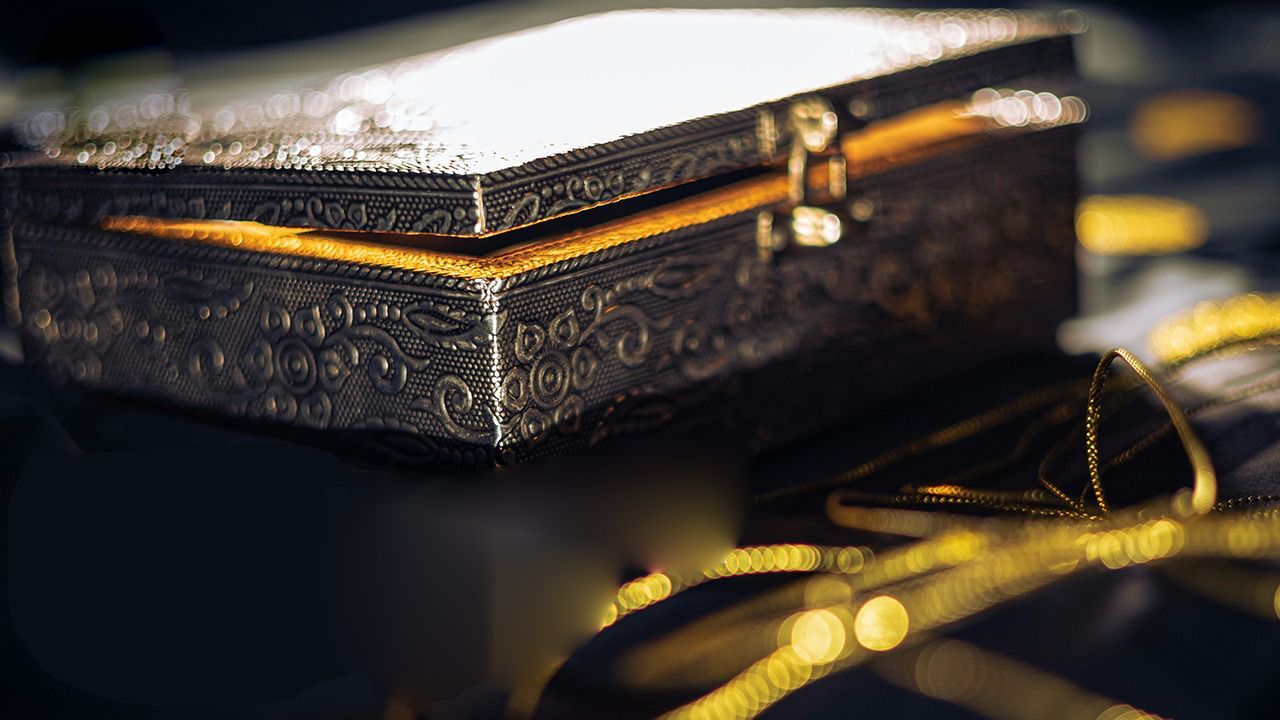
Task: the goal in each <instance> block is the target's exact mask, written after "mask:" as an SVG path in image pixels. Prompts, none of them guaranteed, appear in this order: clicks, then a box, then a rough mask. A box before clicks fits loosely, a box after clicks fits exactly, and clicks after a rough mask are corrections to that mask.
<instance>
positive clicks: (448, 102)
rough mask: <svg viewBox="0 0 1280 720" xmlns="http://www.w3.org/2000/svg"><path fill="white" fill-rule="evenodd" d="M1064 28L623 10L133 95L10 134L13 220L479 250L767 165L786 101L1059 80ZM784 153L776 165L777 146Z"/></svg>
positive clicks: (877, 113)
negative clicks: (124, 223)
mask: <svg viewBox="0 0 1280 720" xmlns="http://www.w3.org/2000/svg"><path fill="white" fill-rule="evenodd" d="M1079 25H1080V18H1079V17H1078V16H1077V15H1055V14H1047V13H1035V12H1009V11H940V12H916V11H896V10H895V11H889V10H770V11H757V10H750V11H746V10H743V11H739V10H705V11H704V10H642V11H624V12H614V13H607V14H603V15H595V16H589V17H584V18H579V19H574V20H568V21H564V22H560V23H556V24H554V25H549V26H545V27H541V28H535V29H532V30H528V31H523V32H519V33H514V34H511V35H505V36H501V37H496V38H492V39H488V40H482V41H478V42H474V43H469V44H467V45H463V46H460V47H458V48H455V49H451V50H446V51H441V52H436V53H431V54H427V55H422V56H418V57H413V58H408V59H405V60H402V61H398V62H392V63H387V64H383V65H380V66H376V67H372V68H366V69H362V70H358V71H354V72H351V73H347V74H343V75H340V76H338V77H335V78H333V79H332V80H330V81H328V82H327V83H322V84H320V85H318V86H316V87H312V88H295V89H288V90H285V89H282V90H281V91H279V92H276V93H270V94H261V95H255V96H247V97H243V98H240V99H236V100H234V101H231V102H227V103H206V102H204V101H202V99H201V98H200V97H198V96H194V95H189V94H184V93H178V94H152V95H147V96H143V97H138V98H132V99H121V100H117V101H113V102H109V103H105V104H103V105H101V106H99V107H94V108H81V109H76V110H67V111H46V112H43V113H39V114H36V115H33V116H31V117H29V118H26V119H25V120H23V121H21V122H20V123H19V126H18V127H17V133H16V134H17V136H18V137H19V138H20V139H21V140H22V141H23V142H24V144H25V145H27V146H28V147H29V148H30V151H29V152H25V153H18V154H15V155H14V156H13V157H11V158H10V159H9V165H10V168H9V172H8V182H9V188H10V191H11V201H12V203H13V206H14V209H15V211H16V212H18V213H22V214H30V215H32V216H35V217H39V218H42V219H45V220H49V221H57V222H73V223H74V222H95V223H96V222H100V221H101V220H102V219H104V218H106V217H110V216H122V215H134V216H155V217H179V218H191V219H231V220H249V221H256V222H260V223H263V224H266V225H273V226H285V227H304V228H332V229H354V230H363V231H385V232H397V233H431V234H437V235H451V236H476V235H486V234H491V233H495V232H501V231H505V230H508V229H512V228H517V227H522V226H525V225H529V224H531V223H535V222H538V221H541V220H547V219H550V218H554V217H558V216H562V215H565V214H568V213H571V212H576V211H580V210H583V209H586V208H590V207H593V206H597V205H600V204H604V203H609V202H613V201H616V200H619V199H624V198H627V197H632V196H637V195H642V194H645V193H649V192H652V191H656V190H660V189H663V188H668V187H672V186H674V185H678V184H681V183H684V182H689V181H693V180H699V179H705V178H710V177H714V176H719V175H725V174H729V173H733V172H735V171H741V170H745V169H748V168H751V167H759V166H761V165H768V164H772V163H775V162H778V161H780V160H782V159H783V158H784V157H785V154H786V144H787V142H788V139H789V137H788V136H789V132H790V130H789V128H788V127H787V123H786V122H785V118H786V115H785V112H784V110H785V104H786V103H787V102H788V101H789V100H790V99H792V98H795V97H797V96H800V95H805V94H813V93H817V94H819V95H821V96H823V97H824V98H825V99H826V100H827V101H829V102H830V103H831V105H832V106H833V107H835V108H837V109H839V111H840V112H842V113H846V112H847V113H848V116H849V117H850V118H851V119H853V120H856V121H867V120H873V119H876V118H881V117H886V116H890V115H894V114H896V113H899V112H902V111H904V110H908V109H911V108H915V107H920V106H922V105H925V104H927V103H931V102H936V101H939V100H943V99H948V98H953V97H956V96H957V95H959V94H961V93H965V92H969V91H972V90H975V89H978V88H981V87H984V86H989V85H995V84H1001V83H1007V82H1010V81H1013V80H1015V79H1017V78H1022V77H1026V76H1029V75H1044V74H1054V73H1065V72H1068V71H1070V69H1071V68H1072V66H1073V59H1072V53H1071V46H1070V39H1069V35H1070V34H1071V33H1072V32H1075V31H1077V30H1078V29H1079ZM780 148H781V150H780Z"/></svg>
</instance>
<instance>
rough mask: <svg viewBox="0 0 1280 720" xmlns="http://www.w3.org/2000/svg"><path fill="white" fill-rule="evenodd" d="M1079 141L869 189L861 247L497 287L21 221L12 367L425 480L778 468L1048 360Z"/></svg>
mask: <svg viewBox="0 0 1280 720" xmlns="http://www.w3.org/2000/svg"><path fill="white" fill-rule="evenodd" d="M1074 138H1075V128H1073V127H1070V126H1067V127H1058V128H1054V129H1049V130H1044V131H1041V132H1029V133H1023V134H1018V135H1015V136H1012V137H1009V138H1007V139H1004V140H1001V141H1000V142H989V143H983V144H981V145H978V146H975V147H971V148H969V149H965V150H960V151H956V152H950V153H946V154H943V155H940V156H938V157H935V158H933V159H930V160H926V161H924V162H921V163H918V164H915V165H911V166H905V167H901V168H897V169H892V170H889V171H888V172H885V173H883V174H880V175H878V176H876V177H874V178H870V179H867V180H866V182H863V183H862V184H861V185H860V187H859V191H860V193H862V195H861V197H872V196H874V202H875V221H874V222H871V223H869V224H867V225H866V226H865V227H863V228H861V229H860V233H859V237H858V241H857V242H841V243H837V244H835V245H833V246H831V247H827V248H820V249H818V248H813V249H810V248H798V249H797V250H796V251H795V252H787V253H780V254H778V255H777V256H774V257H770V258H768V259H762V258H761V257H760V255H759V253H758V250H757V245H756V233H757V215H758V213H757V212H755V211H752V212H743V213H739V214H735V215H730V216H727V217H724V218H721V219H719V220H716V221H714V222H710V223H704V224H699V225H693V226H688V227H683V228H679V229H673V230H672V231H670V232H665V233H662V234H659V235H656V236H653V237H649V238H646V239H642V240H638V241H635V242H629V243H625V244H621V245H617V246H615V247H610V248H607V249H602V250H600V251H598V252H594V253H592V254H589V255H586V256H583V257H580V258H576V259H572V260H568V261H565V262H559V263H552V264H548V265H546V266H544V267H540V268H537V269H533V270H530V271H528V272H524V273H521V274H518V275H515V276H512V277H508V278H504V279H502V280H497V281H470V280H468V281H463V280H454V279H448V278H445V277H441V276H435V275H431V274H427V273H421V272H410V271H404V270H394V269H388V268H380V267H370V266H366V265H360V264H355V263H341V262H331V261H322V260H313V259H306V258H302V257H296V256H287V255H280V254H269V253H262V252H247V251H244V250H237V249H228V248H221V247H210V246H206V245H201V244H199V243H184V242H174V241H169V240H163V239H157V238H151V237H146V236H143V235H136V234H125V233H112V232H107V231H104V230H101V229H96V228H92V227H73V226H68V225H64V224H58V223H42V222H37V221H34V220H33V219H32V218H30V217H29V216H28V217H21V216H20V217H18V218H17V220H16V222H15V224H14V225H13V232H14V238H15V243H14V245H15V248H16V274H17V285H18V290H19V294H20V296H21V302H22V324H23V332H24V336H25V338H26V343H27V344H26V350H27V354H28V357H29V359H30V361H31V362H33V363H35V364H36V365H38V366H40V367H42V368H43V369H45V370H46V371H48V372H49V373H51V374H53V375H55V376H58V377H65V378H70V379H75V380H77V381H80V382H83V383H87V384H89V385H92V386H96V387H101V388H106V389H111V390H116V391H126V392H130V393H137V394H143V395H147V396H150V397H153V398H158V399H161V400H164V401H169V402H174V403H179V404H182V405H186V406H191V407H195V408H201V409H205V410H209V411H212V412H214V413H217V414H220V415H227V416H231V417H236V418H249V419H258V420H262V421H265V422H270V423H272V424H273V426H275V427H287V428H293V429H296V430H297V431H299V432H303V433H305V434H307V436H308V437H311V438H313V439H322V440H323V441H324V442H329V441H330V440H332V441H333V442H343V443H352V444H354V445H359V446H360V447H369V446H370V444H372V445H375V446H377V448H378V449H377V450H376V452H378V453H380V454H381V455H380V456H382V457H389V456H394V457H395V458H396V460H397V461H398V462H405V463H410V464H419V465H426V466H431V467H436V468H439V467H475V466H483V465H491V464H498V463H506V462H512V461H517V460H523V459H528V458H534V457H539V456H543V455H548V454H554V453H562V452H567V451H572V450H575V449H581V448H585V447H589V446H592V445H595V444H598V443H600V442H603V441H605V440H608V439H610V438H614V437H617V436H622V435H627V434H630V433H634V432H637V431H646V430H652V429H655V428H662V427H667V428H670V427H680V426H685V427H689V426H697V425H699V424H705V423H714V424H717V425H723V424H734V425H737V426H741V427H742V428H743V429H744V430H746V431H747V432H746V434H747V435H748V436H750V437H753V438H755V441H756V442H758V443H760V444H763V445H770V444H774V443H777V442H779V441H782V440H785V439H787V438H789V437H793V436H794V435H795V434H797V433H800V432H804V431H806V430H807V429H810V428H811V427H813V426H815V425H817V424H820V423H822V422H826V421H828V420H829V419H830V418H831V417H832V416H833V415H836V414H840V413H847V412H850V411H854V410H857V409H859V408H865V407H868V406H870V405H871V404H874V403H875V402H877V401H880V400H883V399H885V397H886V396H887V395H889V394H891V393H894V392H898V391H901V390H902V389H903V388H905V387H908V386H909V385H912V384H916V383H919V382H922V381H927V380H930V379H934V378H938V377H942V376H947V375H954V374H955V373H956V372H959V371H961V370H963V369H964V368H966V367H972V366H974V365H976V364H977V363H979V362H983V361H989V360H991V359H992V358H993V357H996V356H998V355H999V354H1000V353H1004V352H1010V353H1012V352H1017V351H1023V350H1029V349H1034V348H1044V347H1049V346H1051V344H1052V342H1053V333H1054V329H1055V327H1056V325H1057V323H1058V322H1059V321H1060V320H1062V319H1064V318H1065V317H1067V316H1068V315H1070V314H1071V313H1072V312H1073V310H1074V297H1075V287H1074V284H1075V281H1074V259H1073V258H1074V235H1073V230H1072V228H1073V223H1072V217H1073V212H1074V206H1075V198H1076V188H1075V172H1074Z"/></svg>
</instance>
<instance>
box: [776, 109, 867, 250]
mask: <svg viewBox="0 0 1280 720" xmlns="http://www.w3.org/2000/svg"><path fill="white" fill-rule="evenodd" d="M787 123H788V126H789V128H790V130H791V149H790V151H789V153H788V155H787V207H786V208H784V209H782V210H778V211H773V212H766V213H761V214H760V215H759V216H758V218H757V233H756V245H757V248H758V250H759V254H760V257H761V259H762V260H770V259H772V257H773V255H774V253H776V252H778V251H780V250H783V249H785V248H786V247H788V246H791V245H795V246H800V247H826V246H828V245H834V244H835V243H837V242H839V241H840V239H841V238H842V237H843V236H844V234H845V232H846V230H847V226H848V225H849V223H850V218H849V217H848V214H847V213H846V211H845V208H844V207H843V206H844V201H845V198H846V197H847V196H848V186H847V178H848V174H847V173H848V168H847V167H846V163H845V156H844V148H842V147H841V144H840V129H841V128H840V118H839V116H838V115H837V114H836V111H835V109H834V108H833V107H832V106H831V103H829V102H827V100H826V99H824V98H822V97H818V96H810V97H805V98H801V99H799V100H796V101H795V102H793V103H791V105H790V106H789V107H788V109H787Z"/></svg>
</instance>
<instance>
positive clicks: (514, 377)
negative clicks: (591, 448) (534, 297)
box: [498, 283, 654, 445]
mask: <svg viewBox="0 0 1280 720" xmlns="http://www.w3.org/2000/svg"><path fill="white" fill-rule="evenodd" d="M623 285H625V283H623V284H621V285H619V287H622V286H623ZM642 285H643V284H642ZM627 287H628V288H629V287H630V286H629V285H627ZM616 294H617V293H615V292H614V290H613V289H610V290H605V289H603V288H601V287H598V286H595V285H591V286H588V287H587V288H586V289H584V290H583V291H582V293H581V294H580V295H579V297H578V303H577V305H578V306H580V307H581V308H582V310H585V311H586V312H587V313H588V314H589V317H590V320H589V321H588V322H587V323H585V325H584V323H583V322H582V320H581V319H580V317H579V313H580V312H581V311H579V310H577V309H575V308H574V307H569V308H565V309H564V310H561V311H560V312H558V313H556V314H555V315H554V316H552V317H551V318H550V319H549V320H547V321H545V323H544V322H537V321H517V322H516V323H515V333H514V337H513V338H512V341H511V342H512V345H511V348H512V354H513V355H514V359H515V364H514V365H513V366H512V367H511V368H510V369H508V370H507V371H506V373H504V375H503V377H502V381H501V383H500V386H499V394H498V398H499V404H500V405H501V407H502V409H503V410H504V411H505V412H506V413H508V416H507V417H508V420H507V421H505V422H504V423H503V424H502V432H503V435H504V436H506V437H512V438H516V439H519V440H521V441H523V442H525V443H528V444H530V445H537V444H538V443H541V442H542V441H543V440H545V439H546V438H547V437H549V436H550V435H551V433H553V432H558V433H560V434H563V435H575V434H578V433H580V432H582V430H583V427H584V422H585V420H584V418H585V416H586V412H587V401H586V397H585V393H588V392H591V391H592V390H593V389H595V386H596V383H597V382H598V381H599V379H600V377H601V368H602V365H603V363H604V360H602V355H603V356H607V357H608V358H610V359H611V360H612V361H615V362H617V363H618V364H620V365H621V366H623V367H626V368H636V367H639V366H640V365H642V364H643V363H644V362H645V360H646V358H647V355H648V352H649V347H650V344H651V333H652V328H653V327H654V323H653V322H652V321H651V320H650V319H649V317H648V316H647V315H646V314H645V313H644V311H643V310H641V309H640V307H639V306H636V305H631V304H626V303H618V302H610V301H609V299H610V298H612V297H615V295H616Z"/></svg>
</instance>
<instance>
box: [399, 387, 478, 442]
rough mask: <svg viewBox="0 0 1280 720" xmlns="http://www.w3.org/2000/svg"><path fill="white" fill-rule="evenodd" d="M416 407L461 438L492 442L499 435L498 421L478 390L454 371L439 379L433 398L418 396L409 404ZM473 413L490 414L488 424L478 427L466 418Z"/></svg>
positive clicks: (415, 408)
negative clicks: (482, 402) (477, 394)
mask: <svg viewBox="0 0 1280 720" xmlns="http://www.w3.org/2000/svg"><path fill="white" fill-rule="evenodd" d="M409 407H410V408H412V409H414V410H421V411H426V412H429V413H431V414H432V415H434V416H435V417H436V419H438V420H439V421H440V423H441V424H442V425H444V427H445V429H446V430H447V431H448V432H449V434H450V435H451V436H453V437H455V438H457V439H459V440H464V441H466V442H474V443H489V442H493V441H494V440H495V439H496V437H497V429H496V427H495V426H496V424H497V423H496V420H494V418H493V417H492V414H491V413H488V411H487V408H483V407H481V406H480V404H479V403H477V402H476V398H475V393H473V392H472V390H471V386H470V385H468V384H467V381H466V380H464V379H462V378H461V377H459V376H457V375H454V374H452V373H446V374H444V375H441V376H440V378H439V379H438V380H436V384H435V387H434V388H433V390H432V393H431V397H430V399H427V398H418V399H416V400H414V401H413V402H412V403H410V405H409ZM472 414H482V415H487V417H486V418H485V421H486V423H487V426H486V427H476V426H475V425H474V424H472V423H471V422H469V421H467V420H465V419H463V418H464V416H467V415H472Z"/></svg>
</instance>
